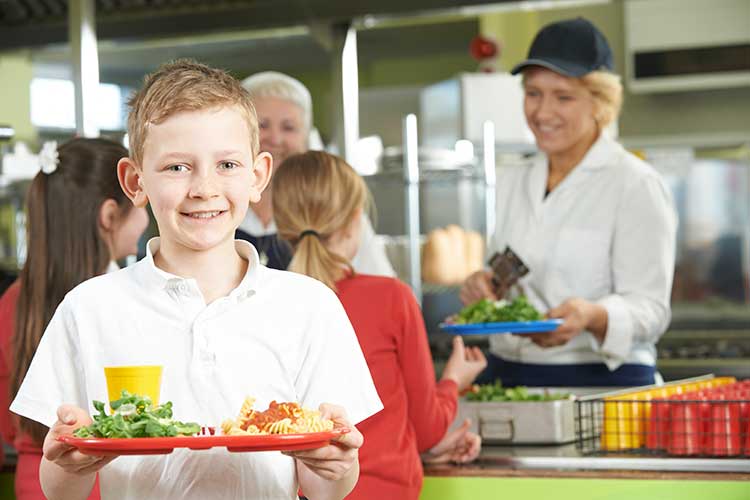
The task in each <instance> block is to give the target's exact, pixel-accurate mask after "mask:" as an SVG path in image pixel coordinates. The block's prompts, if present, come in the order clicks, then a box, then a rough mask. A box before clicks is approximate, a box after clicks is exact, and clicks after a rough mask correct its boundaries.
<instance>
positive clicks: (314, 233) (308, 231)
mask: <svg viewBox="0 0 750 500" xmlns="http://www.w3.org/2000/svg"><path fill="white" fill-rule="evenodd" d="M305 236H315V237H316V238H318V239H320V234H318V232H317V231H316V230H314V229H305V230H304V231H302V232H301V233H299V239H300V240H301V239H302V238H304V237H305Z"/></svg>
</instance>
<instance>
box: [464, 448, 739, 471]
mask: <svg viewBox="0 0 750 500" xmlns="http://www.w3.org/2000/svg"><path fill="white" fill-rule="evenodd" d="M478 465H482V466H493V467H506V468H513V469H553V470H627V471H669V472H737V473H750V458H742V457H734V458H671V457H653V456H646V455H618V456H615V455H607V456H584V455H582V454H581V453H580V452H579V451H578V449H576V446H575V444H567V445H560V446H484V447H483V448H482V453H481V455H480V457H479V460H478Z"/></svg>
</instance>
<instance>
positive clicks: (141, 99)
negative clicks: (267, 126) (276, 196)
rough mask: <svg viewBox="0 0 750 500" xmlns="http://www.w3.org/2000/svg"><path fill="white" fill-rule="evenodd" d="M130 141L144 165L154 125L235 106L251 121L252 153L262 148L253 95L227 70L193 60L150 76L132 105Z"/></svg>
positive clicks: (179, 61)
mask: <svg viewBox="0 0 750 500" xmlns="http://www.w3.org/2000/svg"><path fill="white" fill-rule="evenodd" d="M128 105H129V106H130V114H129V115H128V139H129V144H130V153H131V155H132V158H133V160H134V161H135V163H136V164H138V165H141V164H142V162H143V148H144V145H145V143H146V138H147V136H148V128H149V126H150V125H152V124H159V123H162V122H163V121H164V120H166V119H167V118H169V117H170V116H172V115H175V114H177V113H181V112H184V111H200V110H205V109H211V108H220V107H232V106H235V107H237V109H238V110H239V111H240V113H242V115H243V116H244V118H245V120H246V121H247V128H248V132H249V137H248V141H250V150H251V152H252V154H253V156H255V155H256V154H257V153H258V150H259V149H260V146H259V142H258V141H259V137H258V135H259V132H258V118H257V116H256V114H255V108H254V107H253V104H252V101H251V100H250V95H249V94H248V92H247V90H245V89H244V88H243V87H242V85H241V84H240V82H239V81H238V80H237V79H236V78H234V77H233V76H232V75H230V74H229V73H227V72H226V71H224V70H220V69H216V68H211V67H209V66H206V65H205V64H200V63H198V62H195V61H193V60H191V59H177V60H175V61H172V62H168V63H166V64H163V65H162V66H160V67H159V69H157V70H156V71H154V72H153V73H151V74H149V75H147V76H146V78H145V80H144V83H143V87H141V89H140V90H138V92H136V93H135V94H134V95H133V97H132V98H131V99H130V101H129V102H128Z"/></svg>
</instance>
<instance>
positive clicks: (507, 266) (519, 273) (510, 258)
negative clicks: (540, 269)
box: [489, 246, 529, 299]
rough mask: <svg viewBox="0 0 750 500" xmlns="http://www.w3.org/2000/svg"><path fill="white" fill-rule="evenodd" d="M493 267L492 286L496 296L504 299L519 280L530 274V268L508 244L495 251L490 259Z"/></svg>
mask: <svg viewBox="0 0 750 500" xmlns="http://www.w3.org/2000/svg"><path fill="white" fill-rule="evenodd" d="M489 264H490V268H491V269H492V287H493V290H494V292H495V296H496V297H497V298H498V299H502V298H503V297H505V295H506V294H507V293H508V291H509V290H510V289H511V288H512V287H513V286H514V285H515V284H516V283H518V280H519V279H521V278H523V277H524V276H526V275H527V274H529V268H528V266H527V265H526V264H524V262H523V261H522V260H521V258H520V257H519V256H518V255H517V254H516V253H515V252H514V251H513V250H512V249H511V248H510V247H508V246H506V247H505V250H503V251H502V253H500V252H495V253H494V254H493V255H492V257H491V258H490V261H489Z"/></svg>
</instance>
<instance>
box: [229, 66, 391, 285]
mask: <svg viewBox="0 0 750 500" xmlns="http://www.w3.org/2000/svg"><path fill="white" fill-rule="evenodd" d="M242 86H243V87H245V89H247V91H248V92H249V93H250V96H251V98H252V100H253V104H254V105H255V110H256V112H257V114H258V125H259V130H260V149H261V151H268V152H269V153H271V155H272V156H273V161H274V166H275V167H278V166H279V165H281V163H282V162H283V161H284V160H285V159H287V158H288V157H289V156H292V155H294V154H297V153H304V152H305V151H307V150H308V149H311V148H312V149H319V148H321V147H322V143H321V142H320V138H319V136H318V135H317V131H316V130H315V129H314V127H313V120H312V97H311V96H310V91H309V90H308V89H307V87H305V86H304V85H303V84H302V82H300V81H299V80H297V79H295V78H292V77H291V76H289V75H285V74H283V73H279V72H276V71H264V72H261V73H257V74H254V75H252V76H249V77H248V78H245V79H244V80H243V81H242ZM272 182H273V180H272ZM362 217H363V219H362V232H361V241H360V250H359V252H358V253H357V255H356V256H355V257H354V260H353V261H352V264H353V266H354V269H355V270H356V271H358V272H360V273H363V274H375V275H385V276H394V275H395V272H394V270H393V267H392V266H391V263H390V262H389V261H388V257H387V256H386V254H385V247H384V246H383V244H382V243H381V242H380V241H378V240H377V238H375V231H374V230H373V228H372V223H371V222H370V220H369V218H368V217H367V216H366V215H363V216H362ZM236 236H237V238H240V239H244V240H248V241H249V242H251V243H252V244H253V245H254V246H255V247H256V249H257V250H258V253H259V254H260V257H261V261H262V262H263V263H264V264H266V265H267V266H269V267H272V268H275V269H286V268H287V266H288V265H289V262H290V261H291V258H292V252H291V248H290V247H289V245H288V244H287V243H286V242H285V241H283V240H281V239H279V237H278V236H277V231H276V224H275V222H274V220H273V206H272V203H271V189H270V188H268V189H266V190H265V191H264V192H263V195H262V197H261V200H260V202H258V203H252V204H251V205H250V210H248V211H247V216H246V217H245V220H244V221H243V222H242V224H240V227H239V229H238V230H237V234H236Z"/></svg>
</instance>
